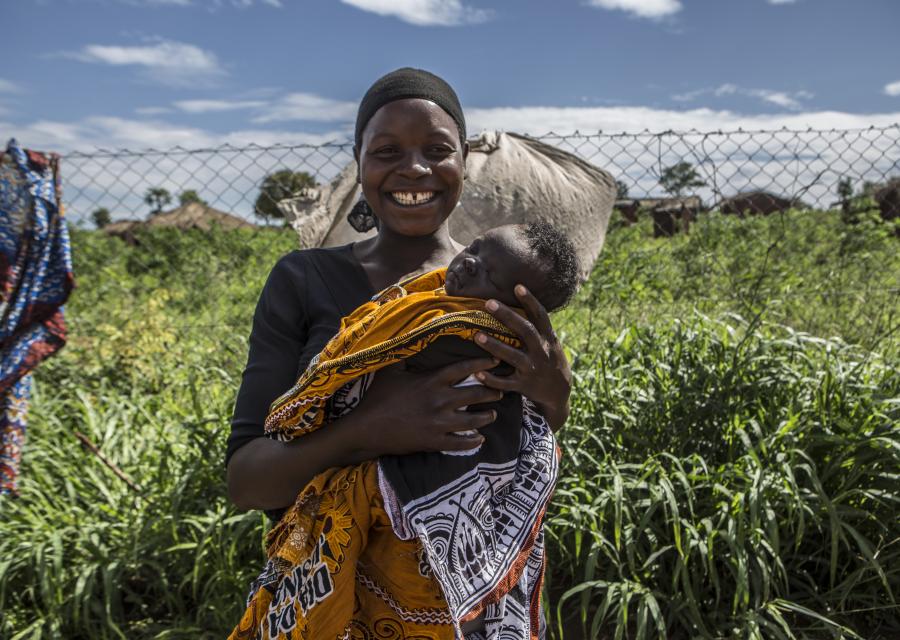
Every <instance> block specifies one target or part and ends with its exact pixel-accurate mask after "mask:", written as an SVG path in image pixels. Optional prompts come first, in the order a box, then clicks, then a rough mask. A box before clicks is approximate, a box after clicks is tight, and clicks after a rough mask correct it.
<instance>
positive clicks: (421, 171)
mask: <svg viewBox="0 0 900 640" xmlns="http://www.w3.org/2000/svg"><path fill="white" fill-rule="evenodd" d="M398 173H399V174H400V175H402V176H403V177H404V178H410V179H413V180H415V179H416V178H421V177H423V176H427V175H431V166H430V165H429V164H428V162H427V161H426V160H425V158H423V157H422V155H421V154H419V153H410V154H408V155H407V156H406V157H405V158H404V159H403V163H402V165H401V166H400V168H399V169H398Z"/></svg>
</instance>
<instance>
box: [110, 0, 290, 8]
mask: <svg viewBox="0 0 900 640" xmlns="http://www.w3.org/2000/svg"><path fill="white" fill-rule="evenodd" d="M119 2H121V3H122V4H127V5H131V6H136V7H194V6H203V7H206V8H208V9H211V10H216V9H220V8H221V7H222V5H224V4H228V5H231V6H233V7H237V8H239V9H246V8H249V7H252V6H253V5H254V4H256V0H119ZM259 4H264V5H268V6H270V7H275V8H276V9H280V8H282V7H283V6H284V5H283V4H282V3H281V0H259Z"/></svg>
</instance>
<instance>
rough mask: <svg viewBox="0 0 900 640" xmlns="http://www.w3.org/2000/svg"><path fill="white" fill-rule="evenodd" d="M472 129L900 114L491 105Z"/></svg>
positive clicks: (832, 123)
mask: <svg viewBox="0 0 900 640" xmlns="http://www.w3.org/2000/svg"><path fill="white" fill-rule="evenodd" d="M466 121H467V122H468V123H469V124H470V126H469V130H470V131H471V132H473V133H474V132H477V131H478V130H480V129H504V130H506V131H518V132H523V133H529V134H532V135H542V134H545V133H549V132H551V131H553V132H557V133H571V132H573V131H581V132H592V131H593V132H596V131H607V132H616V133H618V132H639V131H645V130H649V131H668V130H673V131H690V130H696V131H715V130H737V129H744V130H756V129H760V130H761V129H767V130H774V129H781V128H782V127H787V128H788V129H806V128H810V127H811V128H813V129H857V128H866V127H869V126H873V125H874V126H888V125H892V124H895V123H897V122H900V112H895V113H884V114H854V113H845V112H839V111H808V112H801V113H790V114H787V113H778V114H760V115H744V114H741V113H737V112H734V111H728V110H714V109H708V108H700V109H690V110H675V109H654V108H650V107H538V106H535V107H493V108H487V109H466Z"/></svg>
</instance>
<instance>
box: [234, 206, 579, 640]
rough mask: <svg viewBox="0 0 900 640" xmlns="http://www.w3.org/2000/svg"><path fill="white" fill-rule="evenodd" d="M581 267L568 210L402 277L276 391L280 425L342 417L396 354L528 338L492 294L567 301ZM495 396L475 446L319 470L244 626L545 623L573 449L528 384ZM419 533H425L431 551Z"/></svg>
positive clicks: (399, 358)
mask: <svg viewBox="0 0 900 640" xmlns="http://www.w3.org/2000/svg"><path fill="white" fill-rule="evenodd" d="M577 278H578V265H577V259H576V255H575V251H574V248H573V247H572V244H571V242H570V241H569V240H568V239H567V238H566V237H565V236H564V235H563V234H562V233H561V232H559V231H558V230H557V229H556V228H555V227H553V226H552V225H550V224H548V223H544V222H538V223H532V224H529V225H508V226H504V227H499V228H497V229H493V230H491V231H489V232H487V233H485V234H484V235H482V236H480V237H478V238H476V239H475V240H474V241H473V242H472V243H470V244H469V246H467V247H466V248H465V249H464V250H463V251H462V252H461V253H460V254H459V255H457V256H456V257H455V258H454V259H453V260H452V261H451V263H450V265H449V267H448V268H447V269H446V270H445V269H439V270H437V271H433V272H430V273H426V274H424V275H421V276H418V277H414V278H411V279H409V280H406V281H404V282H402V283H400V284H398V285H394V286H393V287H389V288H388V289H385V290H384V291H382V292H381V293H380V294H378V295H377V296H375V298H374V299H373V300H372V301H370V302H368V303H366V304H364V305H362V306H360V307H359V308H358V309H356V310H355V311H354V312H353V313H352V314H350V315H349V316H347V317H346V318H344V319H343V320H342V322H341V329H340V331H339V333H338V334H337V335H336V336H335V337H334V338H333V339H332V340H331V341H330V342H329V343H328V345H326V347H325V348H324V349H323V350H322V352H321V353H319V355H318V356H316V357H315V358H314V359H313V360H312V362H310V364H309V367H308V368H307V370H306V371H305V372H304V373H303V375H302V376H301V377H300V379H299V380H298V382H297V384H296V385H295V386H294V387H293V388H292V389H291V390H289V391H288V392H287V393H286V394H284V395H282V396H281V397H280V398H278V399H277V400H276V401H275V402H274V403H273V404H272V407H271V410H270V413H269V416H268V418H267V419H266V430H267V432H268V433H270V435H272V436H273V437H278V438H280V439H284V440H288V439H292V438H294V437H301V436H303V435H305V434H307V433H309V432H311V431H313V430H315V429H318V428H323V427H327V424H328V423H329V422H330V421H332V420H334V419H336V418H339V417H340V416H342V415H344V414H346V413H347V412H349V411H352V410H353V408H355V407H356V406H357V405H358V404H359V401H360V399H361V398H362V396H363V395H364V393H365V390H366V388H367V387H368V385H369V384H370V383H371V380H372V377H373V375H377V374H376V372H377V370H378V369H381V368H383V367H385V366H388V365H391V364H396V363H402V364H403V365H404V366H406V367H407V368H408V369H411V370H423V371H424V370H433V369H435V368H438V367H442V366H445V365H446V364H449V363H451V362H455V361H458V360H460V359H463V358H472V357H483V356H484V355H485V353H484V351H483V350H481V349H480V347H477V345H476V344H475V343H474V341H473V338H474V336H475V335H476V334H477V333H479V332H483V333H487V334H488V335H491V336H493V337H495V338H497V339H499V340H502V341H504V342H506V343H507V344H512V345H518V339H517V337H516V336H515V334H513V332H512V331H510V330H509V329H508V328H507V327H505V326H504V325H502V324H500V323H499V322H498V321H497V320H496V319H494V318H493V316H491V315H490V314H488V313H486V312H485V311H483V306H484V300H485V299H488V298H493V299H496V300H499V301H501V302H504V303H506V304H508V305H511V306H515V305H517V304H518V303H517V300H516V299H515V298H514V296H513V294H512V291H513V287H514V286H515V285H516V284H519V283H521V284H523V285H525V286H526V287H527V288H528V289H529V290H530V291H531V292H532V293H534V295H535V297H536V298H537V299H538V300H539V301H540V302H541V303H542V304H543V305H544V306H545V307H546V308H547V309H548V310H553V309H556V308H559V307H560V306H562V305H563V304H565V303H566V302H567V301H568V299H569V298H570V297H571V295H572V294H573V293H574V291H575V288H576V286H577ZM504 367H506V368H507V369H509V367H508V366H506V365H503V364H501V365H500V367H499V369H501V370H498V371H497V373H498V375H502V369H503V368H504ZM471 383H477V382H475V381H474V380H466V381H462V383H461V384H471ZM410 392H411V393H414V392H415V390H414V389H411V390H410ZM486 406H489V407H490V408H493V409H494V410H495V411H496V415H497V419H496V420H495V422H494V423H493V424H491V425H489V426H488V427H485V428H484V429H482V435H483V436H484V442H483V443H482V445H481V446H480V447H479V448H478V449H477V450H474V451H471V450H470V451H464V452H461V453H463V454H469V455H447V454H443V453H439V452H433V453H419V454H412V455H405V456H383V457H382V458H381V459H379V460H377V461H370V462H367V463H363V464H360V465H355V466H352V467H345V468H343V469H329V470H328V471H326V472H323V473H322V474H319V475H318V476H316V478H314V479H313V480H312V481H311V482H310V483H309V484H308V485H307V487H305V488H304V490H303V491H302V492H301V493H300V495H299V496H298V498H297V501H296V502H295V504H294V506H293V507H291V508H290V509H289V510H288V511H287V513H286V514H285V516H284V517H283V518H282V520H281V521H280V522H279V523H278V525H276V527H275V528H274V529H273V530H272V532H270V534H269V538H268V540H267V546H268V556H269V561H268V563H267V566H266V569H265V570H264V572H263V573H262V575H260V577H259V578H258V579H257V580H256V581H255V583H254V585H253V587H252V589H251V596H250V599H249V601H248V608H247V610H246V611H245V613H244V616H243V618H242V620H241V623H240V624H239V625H238V627H237V628H236V629H235V631H234V633H233V634H232V637H234V638H245V637H246V638H251V637H265V638H320V637H321V638H324V637H356V636H357V635H360V636H361V637H367V634H368V633H369V632H371V631H372V627H371V626H370V625H373V624H374V625H375V626H376V627H378V625H381V626H382V627H383V628H384V629H387V628H391V629H392V630H394V629H396V630H397V631H398V633H399V635H398V637H417V636H422V637H436V638H437V637H448V638H449V637H462V636H463V634H464V633H465V634H466V636H467V637H480V636H477V633H483V634H485V635H486V636H487V637H495V636H496V635H497V634H498V633H499V631H500V630H501V629H502V630H503V631H504V633H510V632H513V633H514V635H512V636H510V637H523V638H529V637H533V636H534V637H537V635H538V634H539V633H540V631H539V630H540V627H541V624H542V618H541V610H540V591H541V580H542V576H543V564H544V555H543V536H542V529H541V526H542V520H543V514H544V510H545V508H546V504H547V501H548V500H549V498H550V494H551V492H552V489H553V486H554V483H555V480H556V473H557V464H558V448H557V447H556V443H555V440H554V438H553V435H552V433H551V431H550V429H549V427H548V426H547V424H546V421H545V420H544V419H543V417H542V416H540V414H539V413H538V412H537V411H536V410H535V408H534V406H533V405H532V404H531V403H530V402H529V401H528V400H527V399H523V398H522V397H521V396H520V395H519V394H514V393H505V394H504V397H503V398H502V399H501V400H500V401H498V402H497V403H491V404H490V405H486ZM478 408H479V409H484V408H485V406H481V407H478ZM405 541H414V542H416V543H417V546H414V547H412V548H413V549H418V551H417V552H416V553H415V557H412V556H411V554H410V551H409V549H410V546H409V545H410V542H405ZM322 602H325V603H326V604H325V606H318V605H319V604H320V603H322ZM385 625H386V626H385ZM473 628H475V629H478V630H479V631H478V632H476V633H475V634H472V635H471V636H470V635H469V634H468V631H469V630H470V629H473Z"/></svg>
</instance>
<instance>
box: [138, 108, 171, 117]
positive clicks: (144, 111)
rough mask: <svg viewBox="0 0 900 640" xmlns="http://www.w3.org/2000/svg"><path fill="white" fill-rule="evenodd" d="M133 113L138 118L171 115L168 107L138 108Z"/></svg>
mask: <svg viewBox="0 0 900 640" xmlns="http://www.w3.org/2000/svg"><path fill="white" fill-rule="evenodd" d="M134 112H135V113H136V114H138V115H139V116H159V115H163V114H164V113H172V110H171V109H170V108H169V107H138V108H137V109H135V110H134Z"/></svg>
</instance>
